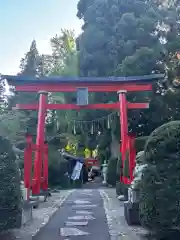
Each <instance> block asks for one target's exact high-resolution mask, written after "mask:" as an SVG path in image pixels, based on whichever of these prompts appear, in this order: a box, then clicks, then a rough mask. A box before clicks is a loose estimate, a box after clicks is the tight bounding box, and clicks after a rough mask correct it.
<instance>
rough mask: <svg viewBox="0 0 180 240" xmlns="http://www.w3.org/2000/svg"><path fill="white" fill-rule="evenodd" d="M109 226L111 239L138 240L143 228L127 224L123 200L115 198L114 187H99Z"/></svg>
mask: <svg viewBox="0 0 180 240" xmlns="http://www.w3.org/2000/svg"><path fill="white" fill-rule="evenodd" d="M99 191H100V194H101V196H102V198H103V200H104V208H105V212H106V217H107V221H108V226H109V233H110V236H111V240H140V239H142V236H143V234H145V233H146V232H145V230H144V229H142V228H141V227H136V226H135V227H131V226H128V225H127V223H126V221H125V218H124V206H123V202H120V201H119V200H118V199H117V198H116V191H115V189H113V188H112V189H110V188H107V189H100V190H99Z"/></svg>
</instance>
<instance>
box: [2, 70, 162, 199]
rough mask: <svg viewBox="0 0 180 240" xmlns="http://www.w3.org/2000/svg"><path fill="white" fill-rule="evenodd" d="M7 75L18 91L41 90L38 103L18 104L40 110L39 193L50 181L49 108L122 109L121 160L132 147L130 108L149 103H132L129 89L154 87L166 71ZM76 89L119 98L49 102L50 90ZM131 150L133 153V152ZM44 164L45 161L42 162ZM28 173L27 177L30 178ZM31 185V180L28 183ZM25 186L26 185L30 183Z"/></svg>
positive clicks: (36, 175) (36, 182)
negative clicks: (46, 152)
mask: <svg viewBox="0 0 180 240" xmlns="http://www.w3.org/2000/svg"><path fill="white" fill-rule="evenodd" d="M2 78H3V79H6V80H7V82H8V84H9V85H12V86H14V87H15V90H16V91H18V92H37V93H39V103H34V104H17V105H16V109H23V110H37V111H38V125H37V136H36V145H35V151H36V155H35V162H34V176H33V181H32V192H33V193H34V194H39V193H40V189H41V187H43V188H44V190H46V189H47V188H48V185H47V184H45V185H44V186H43V184H42V169H43V168H44V169H46V170H45V173H46V174H45V176H44V175H43V176H44V178H46V179H43V182H46V183H47V181H48V179H47V178H48V173H47V171H48V170H47V169H48V166H47V164H48V161H47V159H46V161H45V162H43V152H44V148H45V147H46V146H47V144H44V141H45V131H44V130H45V117H46V112H47V109H50V110H70V109H74V110H81V109H89V110H90V109H96V110H97V109H116V110H119V112H120V129H121V149H120V151H121V154H122V163H123V162H124V160H125V158H126V151H127V150H130V151H131V149H133V147H132V141H130V140H131V138H130V137H129V134H128V119H127V110H128V109H143V108H148V107H149V103H129V102H127V99H126V93H127V92H142V91H151V90H152V83H153V82H154V81H158V80H160V79H164V74H153V75H146V76H133V77H103V78H99V77H88V78H86V77H83V78H82V77H59V76H57V77H42V78H32V77H28V76H9V75H4V76H2ZM77 89H86V90H88V92H117V93H118V95H119V101H118V102H115V103H97V104H85V105H82V106H81V105H77V104H49V103H48V102H47V94H48V92H76V91H77ZM131 153H132V154H131ZM134 157H135V156H134V154H133V150H132V151H131V152H130V154H129V161H130V179H129V180H128V181H127V179H123V178H121V181H124V183H129V182H131V181H132V179H133V176H132V172H133V168H134ZM43 164H44V165H43ZM29 177H30V176H26V174H25V179H26V181H27V179H29ZM27 186H28V187H29V184H27ZM27 186H26V187H27Z"/></svg>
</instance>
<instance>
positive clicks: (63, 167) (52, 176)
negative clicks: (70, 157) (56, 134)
mask: <svg viewBox="0 0 180 240" xmlns="http://www.w3.org/2000/svg"><path fill="white" fill-rule="evenodd" d="M67 173H69V162H68V161H67V160H65V159H63V158H62V157H61V155H60V154H59V152H58V151H57V150H56V148H55V147H53V146H50V147H49V184H50V186H61V187H62V188H67V187H68V186H69V184H70V180H69V178H68V175H67Z"/></svg>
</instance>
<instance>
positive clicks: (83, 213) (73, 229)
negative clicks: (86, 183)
mask: <svg viewBox="0 0 180 240" xmlns="http://www.w3.org/2000/svg"><path fill="white" fill-rule="evenodd" d="M103 204H104V203H103V198H102V197H101V195H100V192H99V191H98V190H95V189H93V190H90V189H85V190H75V191H74V192H73V193H72V194H71V195H70V196H69V197H68V198H67V200H66V201H65V202H64V204H63V205H62V206H61V208H60V209H59V210H58V211H57V212H56V214H55V215H54V216H53V217H52V218H51V220H50V221H49V223H48V224H47V225H46V226H45V227H44V228H43V229H42V230H41V231H40V232H39V233H38V234H37V235H36V237H34V238H33V239H34V240H49V239H53V240H60V239H62V240H68V239H72V240H81V239H83V240H97V239H98V240H110V235H109V230H108V225H107V220H106V214H105V210H104V205H103Z"/></svg>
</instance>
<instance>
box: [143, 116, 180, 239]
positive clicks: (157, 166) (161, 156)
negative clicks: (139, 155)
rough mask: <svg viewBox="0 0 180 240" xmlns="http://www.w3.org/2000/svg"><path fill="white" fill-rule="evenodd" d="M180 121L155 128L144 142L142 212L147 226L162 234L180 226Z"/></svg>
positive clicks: (159, 234) (144, 223)
mask: <svg viewBox="0 0 180 240" xmlns="http://www.w3.org/2000/svg"><path fill="white" fill-rule="evenodd" d="M179 152H180V121H172V122H169V123H167V124H164V125H162V126H160V127H159V128H157V129H156V130H154V131H153V132H152V134H151V135H150V136H149V138H148V140H147V143H146V146H145V152H144V153H145V154H144V156H145V163H147V164H148V165H147V167H146V168H145V170H144V171H143V175H142V181H141V184H140V216H141V222H142V224H143V226H144V227H146V228H148V229H149V230H150V231H152V232H153V233H156V234H157V235H158V236H160V237H164V235H165V234H167V232H168V231H170V230H172V229H174V228H177V229H179V227H180V219H179V215H180V211H179V205H178V204H177V203H178V202H179V199H180V180H179V175H180V170H179V169H180V161H179V159H180V155H179Z"/></svg>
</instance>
